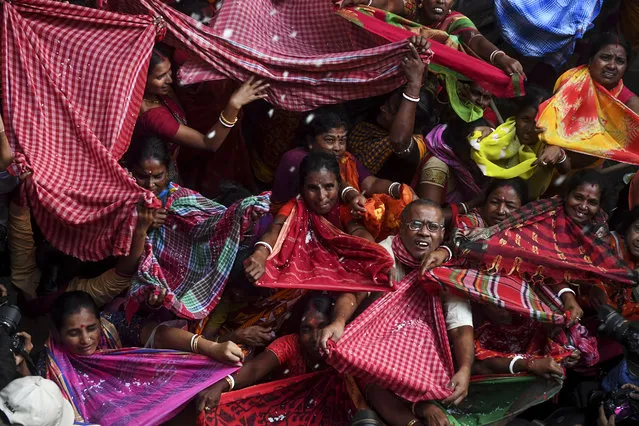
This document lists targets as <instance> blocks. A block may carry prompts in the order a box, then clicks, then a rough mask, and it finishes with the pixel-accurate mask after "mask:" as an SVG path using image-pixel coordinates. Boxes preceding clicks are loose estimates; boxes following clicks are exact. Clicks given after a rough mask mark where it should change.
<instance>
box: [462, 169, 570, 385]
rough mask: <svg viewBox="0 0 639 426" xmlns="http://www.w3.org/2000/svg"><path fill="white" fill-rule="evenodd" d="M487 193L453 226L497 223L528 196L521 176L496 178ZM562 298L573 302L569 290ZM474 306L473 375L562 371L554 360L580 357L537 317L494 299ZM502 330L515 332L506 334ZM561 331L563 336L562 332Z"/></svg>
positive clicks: (568, 306) (466, 229)
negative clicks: (550, 333) (516, 311)
mask: <svg viewBox="0 0 639 426" xmlns="http://www.w3.org/2000/svg"><path fill="white" fill-rule="evenodd" d="M486 193H487V195H486V199H485V201H484V203H483V205H482V206H481V207H480V208H479V209H474V210H472V211H470V212H469V213H468V214H462V215H459V216H457V218H456V220H455V224H456V228H457V229H459V230H460V231H462V232H464V231H469V230H471V229H475V228H483V227H489V226H493V225H497V224H498V223H500V222H502V221H504V220H506V219H507V218H508V217H510V216H511V215H512V214H513V213H514V212H515V211H517V210H518V209H519V208H520V207H521V206H522V205H524V204H526V203H527V202H528V190H527V187H526V184H525V182H524V180H523V179H521V178H513V179H506V180H501V179H500V180H495V181H493V183H492V184H491V186H490V187H489V188H488V190H487V191H486ZM561 298H562V301H563V303H564V307H565V308H568V309H570V306H572V305H575V304H576V303H577V301H576V299H575V297H574V295H572V294H570V293H566V294H565V295H564V294H562V297H561ZM476 307H477V308H479V309H477V313H478V315H475V316H476V317H477V318H475V319H474V320H473V322H474V323H475V324H479V326H478V327H477V328H476V329H475V358H476V360H475V363H474V364H473V374H474V375H482V374H506V373H508V372H513V373H514V372H522V371H527V372H529V373H532V374H537V375H540V376H545V375H549V374H556V375H559V376H561V375H563V371H562V370H561V367H560V366H559V364H557V361H561V360H563V359H565V358H567V357H569V356H570V357H571V358H570V361H571V364H570V365H574V364H575V363H576V362H577V361H578V360H579V352H576V353H573V351H572V350H567V349H565V348H563V346H562V345H561V344H559V343H556V342H555V341H554V340H552V339H550V338H549V337H548V333H547V331H546V328H545V327H544V326H543V325H542V324H541V323H539V322H538V321H535V320H533V319H531V318H525V317H523V316H521V315H518V314H514V313H511V312H509V311H507V310H506V309H504V308H501V307H498V306H496V305H491V304H476ZM573 309H574V308H573ZM504 336H515V337H516V338H514V339H512V338H508V339H504V338H503V337H504ZM561 337H563V338H564V340H565V334H563V335H562V336H561ZM558 340H559V341H561V339H558ZM546 353H550V354H551V355H554V356H555V358H556V359H553V357H552V356H551V355H546ZM515 358H517V359H515ZM513 359H514V361H513ZM511 363H512V365H511ZM511 374H512V373H511Z"/></svg>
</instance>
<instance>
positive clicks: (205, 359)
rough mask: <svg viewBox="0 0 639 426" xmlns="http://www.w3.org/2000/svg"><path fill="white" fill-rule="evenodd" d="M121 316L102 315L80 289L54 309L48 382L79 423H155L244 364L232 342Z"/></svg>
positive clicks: (52, 312) (166, 417)
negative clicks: (211, 338)
mask: <svg viewBox="0 0 639 426" xmlns="http://www.w3.org/2000/svg"><path fill="white" fill-rule="evenodd" d="M120 314H121V313H120ZM120 314H118V313H112V314H107V313H102V314H100V312H99V311H98V308H97V306H96V305H95V303H94V302H93V299H92V298H91V296H89V295H88V294H87V293H84V292H81V291H74V292H68V293H65V294H63V295H62V296H60V297H59V298H58V299H57V300H56V301H55V302H54V304H53V306H52V309H51V318H52V321H53V325H54V327H55V329H54V331H53V334H52V336H51V337H50V338H49V340H48V342H47V345H46V346H47V351H46V360H45V368H46V377H47V378H49V379H51V380H53V381H54V382H56V383H57V385H58V387H60V390H61V391H62V393H63V395H64V396H65V397H66V398H67V399H68V400H69V402H71V404H72V405H73V408H74V410H75V417H76V421H79V422H91V423H99V424H102V425H111V424H148V425H151V424H160V423H162V422H164V421H166V420H168V419H170V418H171V417H173V416H174V415H175V414H176V413H177V412H178V411H179V410H180V409H181V407H182V406H183V405H184V404H186V403H187V402H188V401H189V400H190V399H192V398H193V397H195V396H196V395H197V393H198V392H199V391H201V390H202V389H205V388H206V387H207V386H210V385H211V384H213V383H215V382H217V381H218V380H219V379H220V378H222V377H224V376H225V375H227V374H230V373H232V372H233V371H235V370H237V368H238V367H237V365H238V362H240V361H241V360H242V359H243V354H242V351H241V350H240V348H239V347H238V346H237V345H235V344H234V343H232V342H226V343H216V342H212V341H209V340H206V339H205V338H203V337H202V336H199V335H195V334H193V333H189V332H188V331H185V330H182V329H180V328H176V327H172V326H167V325H165V324H160V325H158V324H155V323H152V322H145V321H144V320H141V319H139V318H134V319H133V320H132V321H131V322H127V321H126V320H125V319H124V318H123V316H122V315H120ZM144 348H146V349H144ZM159 349H171V350H159ZM198 354H200V355H198Z"/></svg>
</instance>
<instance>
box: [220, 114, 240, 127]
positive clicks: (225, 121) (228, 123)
mask: <svg viewBox="0 0 639 426" xmlns="http://www.w3.org/2000/svg"><path fill="white" fill-rule="evenodd" d="M237 120H238V119H237V117H235V120H233V121H231V120H229V119H227V118H226V117H224V111H222V112H221V113H220V124H222V126H224V127H227V128H229V129H230V128H232V127H233V126H235V123H237Z"/></svg>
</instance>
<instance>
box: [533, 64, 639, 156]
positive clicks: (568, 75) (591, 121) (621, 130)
mask: <svg viewBox="0 0 639 426" xmlns="http://www.w3.org/2000/svg"><path fill="white" fill-rule="evenodd" d="M622 90H623V82H622V81H619V84H618V85H617V87H615V88H614V89H612V90H611V91H608V90H606V89H605V88H604V87H603V86H602V85H600V84H599V83H597V82H596V81H594V80H593V78H592V77H591V76H590V71H589V69H588V67H587V66H586V65H582V66H580V67H577V68H573V69H570V70H568V71H566V72H565V73H564V74H563V75H562V76H561V77H559V79H558V80H557V83H556V84H555V94H554V95H553V96H552V97H551V98H550V99H548V100H547V101H546V102H544V103H543V104H541V106H540V107H539V113H538V115H537V124H538V125H539V126H541V127H543V128H545V129H546V130H545V132H544V133H543V139H544V140H545V142H547V143H549V144H551V145H557V146H560V147H562V148H566V149H569V150H571V151H576V152H581V153H584V154H588V155H593V156H596V157H601V158H609V159H611V160H615V161H621V162H623V163H631V164H639V115H637V114H635V113H634V112H633V111H632V110H631V109H630V108H628V107H627V106H626V105H624V104H623V103H622V102H621V101H619V99H617V96H619V94H620V93H621V91H622Z"/></svg>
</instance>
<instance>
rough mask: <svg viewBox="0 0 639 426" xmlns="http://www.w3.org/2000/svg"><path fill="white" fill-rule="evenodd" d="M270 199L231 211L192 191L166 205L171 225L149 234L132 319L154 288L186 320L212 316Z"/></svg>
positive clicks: (249, 200)
mask: <svg viewBox="0 0 639 426" xmlns="http://www.w3.org/2000/svg"><path fill="white" fill-rule="evenodd" d="M268 208H269V196H268V195H260V196H254V197H248V198H245V199H243V200H240V201H238V202H236V203H235V204H233V205H232V206H231V207H229V208H228V209H227V208H226V207H224V206H223V205H221V204H218V203H216V202H214V201H211V200H209V199H208V198H205V197H203V196H202V195H200V194H199V193H197V192H195V191H192V190H190V189H187V188H183V187H179V188H178V189H177V190H176V191H174V192H172V193H171V194H170V195H169V196H168V199H167V201H166V204H165V209H166V210H167V218H166V222H165V224H164V225H163V226H162V227H161V228H159V229H157V230H153V231H151V232H149V233H148V236H147V239H146V244H145V250H144V254H143V255H142V258H141V259H140V265H139V267H138V272H137V274H136V275H135V277H134V278H133V283H132V285H131V289H130V292H129V300H128V302H127V316H129V317H130V316H132V315H133V313H134V312H135V311H136V310H137V308H138V306H139V304H140V303H141V302H143V301H144V299H145V297H146V296H147V295H148V290H149V286H151V287H155V288H156V289H158V290H159V289H166V290H167V295H166V298H165V299H164V307H166V308H167V309H169V310H171V311H173V312H174V313H175V314H176V315H177V316H179V317H182V318H186V319H201V318H204V317H206V316H208V315H209V314H210V313H211V311H212V310H213V308H215V305H217V303H218V302H219V300H220V297H221V296H222V292H223V291H224V287H225V286H226V282H227V280H228V278H229V274H230V273H231V268H232V267H233V262H234V261H235V257H236V255H237V251H238V248H239V245H240V241H241V240H242V239H243V238H244V237H245V236H246V235H247V232H248V231H249V225H250V224H251V219H250V215H251V212H256V213H266V212H268Z"/></svg>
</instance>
